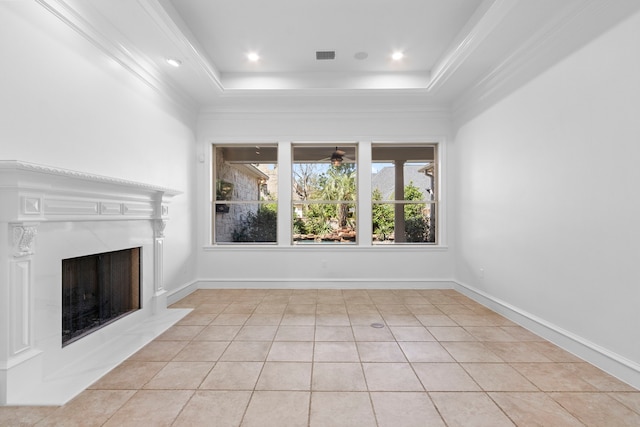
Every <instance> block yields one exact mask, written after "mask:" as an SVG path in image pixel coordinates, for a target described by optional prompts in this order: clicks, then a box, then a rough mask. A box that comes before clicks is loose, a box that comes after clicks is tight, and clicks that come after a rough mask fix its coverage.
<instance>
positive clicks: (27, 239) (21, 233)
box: [11, 223, 38, 258]
mask: <svg viewBox="0 0 640 427" xmlns="http://www.w3.org/2000/svg"><path fill="white" fill-rule="evenodd" d="M11 227H12V228H13V256H14V257H16V258H18V257H24V256H28V255H33V253H34V248H33V246H34V243H35V239H36V235H37V234H38V224H33V223H31V224H28V225H27V224H11Z"/></svg>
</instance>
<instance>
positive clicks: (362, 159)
mask: <svg viewBox="0 0 640 427" xmlns="http://www.w3.org/2000/svg"><path fill="white" fill-rule="evenodd" d="M315 142H316V143H327V144H329V145H334V146H335V145H336V144H338V145H340V144H349V143H351V144H357V156H358V157H357V159H358V167H357V176H356V180H357V188H358V191H357V200H356V209H357V215H358V218H357V221H358V223H357V229H358V230H359V231H360V232H359V235H358V240H357V243H356V244H347V245H340V244H335V245H331V244H330V245H313V244H311V245H294V244H293V243H292V237H293V216H292V212H291V202H292V200H291V193H292V185H291V180H292V168H291V166H292V161H293V159H292V155H293V148H292V147H293V145H295V144H301V143H304V141H303V142H301V141H294V140H287V139H282V140H262V139H261V140H250V139H233V140H228V139H224V140H209V141H208V142H206V147H207V148H206V149H205V151H204V154H201V155H200V156H201V160H200V161H201V163H204V165H205V167H204V172H205V174H204V175H205V176H206V177H207V179H206V183H205V185H204V186H203V190H204V192H206V193H207V194H206V196H205V197H207V198H208V200H209V202H208V203H206V204H205V210H206V211H207V212H206V215H205V222H204V227H205V230H206V233H205V236H208V237H206V238H205V241H204V242H203V249H205V250H207V251H209V250H211V251H218V250H223V251H228V250H231V251H236V250H240V251H246V250H251V248H254V249H256V250H262V249H266V250H270V251H272V250H277V251H285V252H287V251H300V250H303V249H300V248H306V249H309V250H311V248H315V249H313V250H319V251H326V250H329V251H332V250H339V251H341V250H346V251H356V252H357V251H360V250H364V251H369V250H377V251H387V250H390V251H415V250H420V251H427V252H429V251H436V252H438V251H446V250H448V239H447V235H448V233H447V222H448V221H447V181H446V177H445V174H446V168H443V167H442V165H445V164H446V159H447V138H446V137H443V136H432V137H420V138H414V139H401V138H399V139H392V140H371V139H360V140H357V141H353V140H351V141H348V142H345V140H338V139H336V140H322V141H315ZM375 144H390V145H394V144H398V145H410V144H415V145H429V146H434V147H435V149H436V158H435V170H434V179H435V185H436V188H437V197H436V198H435V199H434V200H433V202H432V203H434V204H435V205H436V208H435V209H436V211H435V212H436V215H437V219H438V222H437V224H436V230H435V231H436V234H435V236H436V237H435V240H436V241H435V242H434V243H428V244H422V243H420V244H388V245H381V244H373V242H372V234H373V233H372V231H373V230H372V219H371V215H372V209H371V207H372V197H371V196H372V193H371V191H372V190H371V167H372V160H371V149H372V145H375ZM221 145H225V146H230V147H234V146H241V145H245V146H246V145H262V146H267V145H271V146H273V147H277V152H278V154H277V158H278V175H277V176H278V188H277V201H276V202H277V204H278V206H277V210H278V212H277V216H278V224H277V238H276V242H273V243H267V244H265V243H262V242H259V243H240V244H239V243H235V244H227V243H220V242H218V243H216V242H214V241H213V233H214V224H213V221H214V220H215V218H214V216H213V215H215V213H214V212H213V203H212V202H213V200H212V197H211V196H212V194H214V193H213V191H214V188H213V183H214V177H215V167H214V166H215V165H214V163H213V162H214V153H213V147H214V146H221ZM287 159H289V160H288V162H287V161H286V160H287ZM287 163H288V164H287ZM362 230H369V231H371V232H363V231H362ZM267 248H269V249H267Z"/></svg>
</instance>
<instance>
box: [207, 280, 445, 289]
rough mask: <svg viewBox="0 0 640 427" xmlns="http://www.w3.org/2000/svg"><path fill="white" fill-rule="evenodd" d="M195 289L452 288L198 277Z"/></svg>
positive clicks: (422, 283)
mask: <svg viewBox="0 0 640 427" xmlns="http://www.w3.org/2000/svg"><path fill="white" fill-rule="evenodd" d="M195 283H196V284H197V288H196V289H391V288H395V289H453V286H454V285H455V282H453V281H451V280H395V279H394V280H391V279H381V280H375V279H373V280H372V279H338V278H336V279H288V278H287V279H260V280H255V279H200V280H197V281H196V282H195Z"/></svg>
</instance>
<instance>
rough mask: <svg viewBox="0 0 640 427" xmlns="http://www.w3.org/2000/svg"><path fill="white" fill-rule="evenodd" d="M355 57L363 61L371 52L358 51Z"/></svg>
mask: <svg viewBox="0 0 640 427" xmlns="http://www.w3.org/2000/svg"><path fill="white" fill-rule="evenodd" d="M353 57H354V58H356V59H359V60H360V61H362V60H363V59H367V58H368V57H369V54H368V53H367V52H357V53H356V54H355V55H353Z"/></svg>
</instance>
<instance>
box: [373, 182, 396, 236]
mask: <svg viewBox="0 0 640 427" xmlns="http://www.w3.org/2000/svg"><path fill="white" fill-rule="evenodd" d="M371 200H373V201H381V200H382V192H381V191H380V190H379V189H378V188H376V189H375V190H373V193H372V194H371ZM371 219H372V222H373V233H374V234H377V235H378V236H380V237H381V238H382V239H383V240H384V239H386V237H387V236H388V235H390V234H391V233H392V232H393V207H392V206H391V205H390V204H382V203H374V204H373V205H372V206H371Z"/></svg>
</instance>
